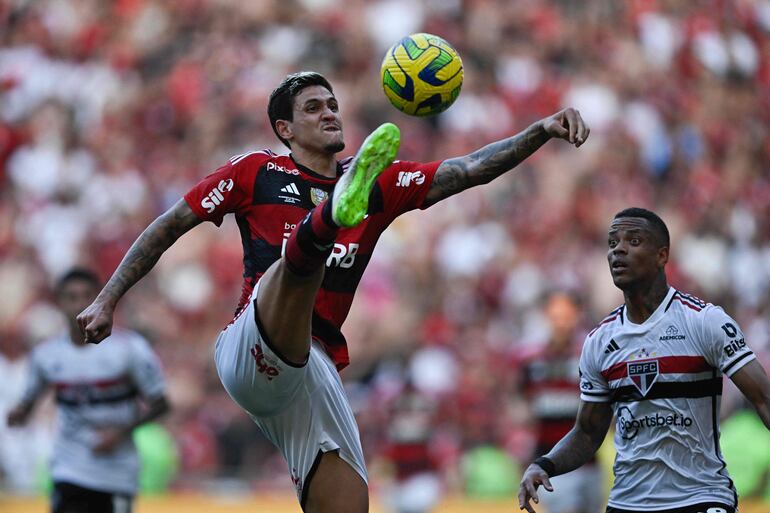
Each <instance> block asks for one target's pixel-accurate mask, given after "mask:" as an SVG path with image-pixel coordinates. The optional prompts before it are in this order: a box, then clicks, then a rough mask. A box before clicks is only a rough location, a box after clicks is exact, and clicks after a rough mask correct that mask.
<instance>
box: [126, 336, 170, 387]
mask: <svg viewBox="0 0 770 513" xmlns="http://www.w3.org/2000/svg"><path fill="white" fill-rule="evenodd" d="M133 335H134V336H133V337H131V363H130V367H129V372H130V374H131V377H132V378H133V380H134V383H135V384H136V387H137V388H138V389H139V393H140V394H141V395H142V396H143V397H147V398H155V397H160V396H161V395H163V394H164V393H165V390H166V381H165V379H164V377H163V371H162V368H161V365H160V359H159V358H158V355H156V354H155V352H154V351H153V350H152V348H151V347H150V344H149V343H148V342H147V340H145V339H144V338H143V337H141V336H139V335H138V334H133Z"/></svg>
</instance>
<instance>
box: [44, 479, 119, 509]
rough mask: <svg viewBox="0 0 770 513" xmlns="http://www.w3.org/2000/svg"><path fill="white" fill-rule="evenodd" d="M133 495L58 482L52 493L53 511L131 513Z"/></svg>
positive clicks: (54, 485)
mask: <svg viewBox="0 0 770 513" xmlns="http://www.w3.org/2000/svg"><path fill="white" fill-rule="evenodd" d="M133 500H134V498H133V496H131V495H125V494H122V493H109V492H98V491H96V490H90V489H88V488H83V487H82V486H78V485H74V484H71V483H64V482H56V483H54V484H53V493H52V494H51V512H52V513H131V510H132V507H133Z"/></svg>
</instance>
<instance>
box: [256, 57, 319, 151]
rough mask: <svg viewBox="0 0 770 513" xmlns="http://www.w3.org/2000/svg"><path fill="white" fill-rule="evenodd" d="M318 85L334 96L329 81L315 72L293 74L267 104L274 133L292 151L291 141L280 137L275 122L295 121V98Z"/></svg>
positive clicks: (273, 93) (285, 79)
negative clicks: (280, 120)
mask: <svg viewBox="0 0 770 513" xmlns="http://www.w3.org/2000/svg"><path fill="white" fill-rule="evenodd" d="M317 85H318V86H322V87H325V88H326V89H328V90H329V92H330V93H332V94H334V91H333V90H332V86H331V84H330V83H329V81H328V80H326V79H325V78H324V77H323V75H321V74H320V73H316V72H315V71H300V72H299V73H292V74H291V75H288V76H287V77H286V78H284V79H283V80H282V81H281V83H280V84H278V87H276V88H275V90H274V91H273V92H272V93H270V101H269V102H268V104H267V117H268V118H270V126H271V127H272V128H273V132H275V135H276V136H277V137H278V139H280V140H281V142H282V143H283V144H285V145H286V146H287V147H288V148H289V149H291V145H289V141H287V140H286V139H284V138H283V137H281V136H280V135H278V130H276V129H275V122H276V121H278V120H279V119H285V120H287V121H293V120H294V112H293V108H294V98H295V97H296V96H297V95H298V94H299V93H300V92H301V91H302V90H303V89H305V88H306V87H310V86H317Z"/></svg>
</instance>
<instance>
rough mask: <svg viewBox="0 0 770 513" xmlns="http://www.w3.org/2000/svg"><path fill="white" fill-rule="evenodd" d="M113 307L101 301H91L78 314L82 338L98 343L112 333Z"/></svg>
mask: <svg viewBox="0 0 770 513" xmlns="http://www.w3.org/2000/svg"><path fill="white" fill-rule="evenodd" d="M112 314H113V309H112V308H111V307H109V306H108V305H105V304H103V303H98V302H93V303H91V304H90V305H89V306H88V308H86V309H85V310H83V311H82V312H80V315H78V317H77V320H78V326H80V331H81V332H83V340H84V341H85V342H88V343H91V344H98V343H99V342H101V341H102V340H104V339H105V338H107V337H109V336H110V333H112Z"/></svg>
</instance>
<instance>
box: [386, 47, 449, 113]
mask: <svg viewBox="0 0 770 513" xmlns="http://www.w3.org/2000/svg"><path fill="white" fill-rule="evenodd" d="M380 73H381V75H382V88H383V89H384V90H385V96H387V97H388V100H390V103H392V104H393V105H394V106H395V107H396V108H397V109H398V110H400V111H402V112H405V113H406V114H410V115H412V116H432V115H434V114H438V113H439V112H444V111H445V110H447V109H448V108H449V106H450V105H452V103H454V101H455V100H456V99H457V96H458V95H459V94H460V88H461V87H462V85H463V62H462V60H461V59H460V55H459V54H458V53H457V51H456V50H455V49H454V48H452V46H451V45H450V44H449V43H447V42H446V41H444V40H443V39H441V38H440V37H438V36H434V35H432V34H424V33H420V34H412V35H411V36H407V37H405V38H404V39H402V40H401V41H399V42H398V43H396V44H395V45H393V46H392V47H391V48H390V49H389V50H388V53H386V54H385V59H383V61H382V68H381V70H380Z"/></svg>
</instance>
